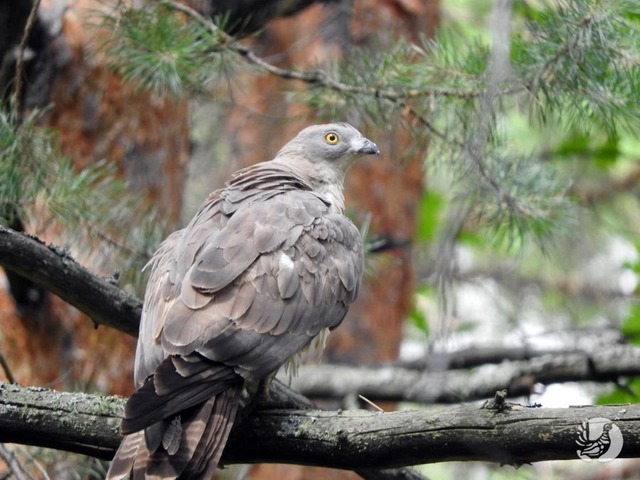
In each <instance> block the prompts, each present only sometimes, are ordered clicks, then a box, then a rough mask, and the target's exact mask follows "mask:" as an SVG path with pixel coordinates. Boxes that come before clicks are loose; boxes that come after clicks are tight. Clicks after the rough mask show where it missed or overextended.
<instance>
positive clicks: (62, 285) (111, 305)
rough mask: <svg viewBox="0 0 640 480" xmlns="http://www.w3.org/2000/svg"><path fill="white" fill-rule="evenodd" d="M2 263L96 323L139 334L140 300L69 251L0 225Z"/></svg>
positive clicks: (0, 255) (0, 258)
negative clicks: (90, 268)
mask: <svg viewBox="0 0 640 480" xmlns="http://www.w3.org/2000/svg"><path fill="white" fill-rule="evenodd" d="M0 265H2V266H4V267H5V268H7V269H9V270H11V271H13V272H15V273H18V274H20V275H22V276H24V277H26V278H28V279H30V280H32V281H33V282H34V283H36V284H38V285H40V286H42V287H44V288H46V289H47V290H50V291H51V292H53V293H55V294H56V295H58V296H59V297H61V298H62V299H64V300H65V301H67V302H69V303H70V304H71V305H73V306H75V307H77V308H78V309H80V310H82V311H83V312H84V313H86V314H87V315H89V316H90V317H91V319H92V320H93V321H94V322H95V323H96V324H101V325H106V326H109V327H112V328H115V329H118V330H121V331H123V332H125V333H128V334H130V335H134V336H136V335H138V324H139V322H140V315H141V313H142V303H141V302H140V300H138V299H137V298H135V297H133V296H131V295H129V294H127V293H126V292H124V291H123V290H121V289H120V288H119V287H118V286H117V285H116V284H115V282H113V281H109V280H108V279H105V278H102V277H99V276H98V275H96V274H95V273H92V272H91V271H89V270H88V269H86V268H85V267H83V266H82V265H80V264H79V263H77V262H76V261H75V260H74V259H73V258H71V257H70V256H69V253H68V252H67V251H66V250H64V249H62V248H60V247H57V246H54V245H45V244H44V243H43V242H42V241H41V240H39V239H38V238H36V237H32V236H28V235H23V234H20V233H18V232H15V231H14V230H11V229H9V228H5V227H2V226H0Z"/></svg>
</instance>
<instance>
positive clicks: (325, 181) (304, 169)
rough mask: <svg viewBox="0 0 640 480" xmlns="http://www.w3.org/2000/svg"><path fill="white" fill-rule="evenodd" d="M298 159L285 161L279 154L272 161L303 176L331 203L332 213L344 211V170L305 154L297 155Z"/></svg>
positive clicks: (315, 190) (313, 188)
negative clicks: (309, 157)
mask: <svg viewBox="0 0 640 480" xmlns="http://www.w3.org/2000/svg"><path fill="white" fill-rule="evenodd" d="M296 160H297V161H296V162H291V161H290V160H289V159H286V160H284V161H283V159H282V157H280V156H278V157H276V158H275V159H274V160H272V162H275V163H281V164H283V165H286V168H287V169H288V170H291V171H293V172H295V173H296V174H297V175H299V176H300V177H302V178H303V179H304V180H305V182H307V183H308V184H309V185H310V186H311V188H312V190H313V191H314V192H316V193H318V194H320V195H322V196H323V197H325V198H326V199H327V200H328V201H329V202H330V203H331V207H330V211H331V213H344V193H343V188H344V172H343V171H341V170H339V169H335V168H331V167H329V166H327V165H324V164H322V163H317V162H314V161H312V160H311V159H307V158H306V157H304V156H297V159H296Z"/></svg>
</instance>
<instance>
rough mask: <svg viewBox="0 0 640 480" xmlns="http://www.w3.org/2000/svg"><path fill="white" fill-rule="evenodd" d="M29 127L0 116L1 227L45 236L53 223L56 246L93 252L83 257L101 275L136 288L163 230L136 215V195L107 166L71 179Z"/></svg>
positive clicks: (49, 139) (72, 173) (45, 136)
mask: <svg viewBox="0 0 640 480" xmlns="http://www.w3.org/2000/svg"><path fill="white" fill-rule="evenodd" d="M36 121H37V113H34V114H33V115H32V116H30V117H29V118H26V119H24V120H23V121H22V123H20V125H18V124H17V123H16V122H15V120H14V119H13V117H12V116H11V114H9V113H7V112H6V111H3V110H0V158H1V159H2V161H0V206H1V207H2V208H1V209H0V223H1V224H3V225H11V224H12V223H13V221H14V219H15V218H16V217H19V218H20V219H21V220H22V221H27V222H31V223H33V224H34V225H36V228H39V229H44V228H47V227H48V226H49V225H50V223H51V222H52V221H55V222H56V225H57V226H56V228H58V229H63V230H64V234H62V233H61V232H60V233H61V234H60V238H65V239H66V240H67V242H69V244H72V243H75V244H84V245H87V244H91V245H93V246H94V248H88V249H87V252H85V253H87V254H88V253H89V252H90V251H92V250H93V251H95V252H99V253H100V255H99V256H97V257H96V258H95V260H96V261H98V262H102V264H103V266H104V268H111V269H114V268H118V269H120V270H122V271H124V272H127V276H126V277H125V278H124V281H125V282H133V283H134V284H137V283H138V280H139V279H140V278H139V277H140V274H139V272H140V270H141V267H142V266H143V265H144V264H145V263H146V261H147V260H148V258H149V255H150V252H152V251H153V248H155V246H156V245H157V244H158V242H159V241H160V237H161V235H162V234H163V230H164V226H163V222H162V221H159V219H158V218H157V217H156V216H155V215H154V214H153V212H151V211H149V209H141V208H140V205H142V204H143V202H142V197H141V195H139V194H138V195H136V194H132V193H130V192H129V189H128V188H127V186H126V185H125V183H124V182H122V181H121V180H119V179H118V178H117V174H116V173H117V172H116V171H115V168H114V166H113V165H112V164H111V163H109V162H107V161H101V162H97V163H95V164H93V165H90V166H88V167H86V168H85V169H83V170H82V171H80V172H78V171H77V169H76V168H75V167H74V165H73V164H72V162H71V161H70V160H69V159H68V158H67V157H65V156H63V155H62V154H61V153H60V152H59V151H58V148H57V143H56V140H55V136H53V135H52V134H51V133H50V132H48V131H47V130H45V129H44V128H42V127H38V126H37V125H36ZM36 233H38V232H36ZM106 252H109V253H108V254H106ZM116 265H117V267H116Z"/></svg>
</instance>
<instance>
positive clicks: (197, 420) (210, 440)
mask: <svg viewBox="0 0 640 480" xmlns="http://www.w3.org/2000/svg"><path fill="white" fill-rule="evenodd" d="M241 390H242V387H241V385H233V386H231V387H230V388H229V389H228V390H225V391H224V392H221V393H219V394H218V395H215V396H214V397H211V398H210V399H208V400H207V401H205V402H204V403H202V404H200V405H197V406H194V407H192V408H190V409H188V410H186V411H183V412H181V413H179V414H177V415H175V416H173V417H171V418H169V419H167V420H164V421H162V422H159V423H158V424H155V425H153V426H151V427H148V428H147V429H145V430H144V431H139V432H135V433H132V434H129V435H127V436H125V439H124V441H123V442H122V444H121V446H120V448H119V449H118V451H117V452H116V455H115V457H114V459H113V461H112V463H111V468H110V469H109V472H108V473H107V477H106V480H120V479H123V478H126V476H127V475H128V474H129V473H130V474H131V478H132V479H133V480H138V479H145V480H147V479H158V480H159V479H162V480H167V479H192V480H205V479H206V480H208V479H209V478H211V476H212V475H213V472H214V471H215V469H216V468H217V466H218V462H219V461H220V457H221V456H222V451H223V450H224V446H225V445H226V443H227V439H228V437H229V433H230V432H231V427H232V426H233V422H234V420H235V417H236V414H237V410H238V406H239V404H240V394H241Z"/></svg>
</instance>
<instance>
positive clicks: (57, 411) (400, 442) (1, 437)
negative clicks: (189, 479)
mask: <svg viewBox="0 0 640 480" xmlns="http://www.w3.org/2000/svg"><path fill="white" fill-rule="evenodd" d="M272 392H273V395H275V396H276V398H277V397H278V396H279V395H280V394H283V392H285V393H284V395H285V396H286V395H287V393H286V388H284V387H281V386H280V387H274V389H272ZM275 403H276V404H277V402H275ZM289 403H291V401H289ZM123 404H124V399H123V398H120V397H114V396H110V397H105V396H99V395H89V394H85V393H80V394H77V393H60V392H55V391H51V390H47V389H44V388H24V387H19V386H17V385H9V384H0V441H1V442H13V443H25V444H31V445H39V446H44V447H51V448H57V449H63V450H69V451H74V452H80V453H85V454H89V455H94V456H97V457H100V458H109V457H110V456H112V454H113V453H114V452H115V449H116V448H117V446H118V444H119V441H120V437H119V435H118V433H117V426H118V423H119V420H120V415H121V413H122V409H123ZM272 405H273V404H272ZM266 406H268V405H265V404H263V405H262V406H261V408H258V409H256V410H255V411H254V412H253V413H251V414H250V415H249V416H247V417H245V418H244V419H242V420H241V421H240V422H239V423H238V424H237V425H236V426H235V427H234V430H233V432H232V434H231V438H230V439H229V443H228V444H227V448H226V450H225V453H224V455H223V463H225V464H231V463H255V462H278V463H295V464H303V465H317V466H329V467H335V468H340V469H349V470H360V469H364V470H362V473H365V474H366V471H365V470H367V469H383V470H384V469H389V468H398V467H403V466H409V465H416V464H424V463H435V462H444V461H455V460H481V461H488V462H498V463H500V464H511V465H521V464H523V463H529V462H537V461H543V460H568V459H575V458H577V456H576V449H577V448H578V447H577V444H576V440H577V438H578V434H579V432H580V430H581V428H582V424H583V422H585V421H586V420H588V419H590V418H607V419H610V420H611V421H613V422H614V423H615V424H616V425H617V426H618V428H619V429H620V431H621V432H622V436H623V441H624V446H623V449H622V452H621V453H620V455H619V456H620V457H621V458H631V457H638V456H640V405H620V406H606V407H593V406H581V407H572V408H567V409H558V408H552V409H545V408H527V407H521V406H517V405H506V406H505V407H506V408H505V409H504V410H502V411H496V410H492V409H486V408H479V407H478V406H468V405H467V406H455V407H444V408H437V409H428V410H407V411H399V412H392V413H383V414H381V413H377V412H368V411H362V410H354V411H321V410H282V409H266V408H264V407H266ZM382 474H384V472H382ZM378 478H382V477H378Z"/></svg>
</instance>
